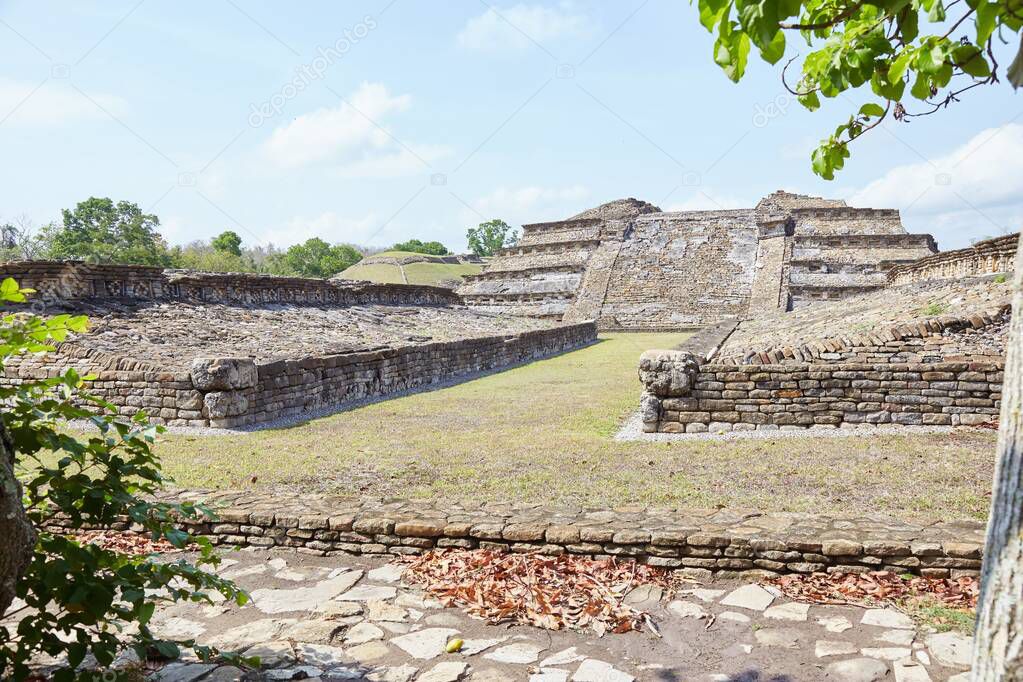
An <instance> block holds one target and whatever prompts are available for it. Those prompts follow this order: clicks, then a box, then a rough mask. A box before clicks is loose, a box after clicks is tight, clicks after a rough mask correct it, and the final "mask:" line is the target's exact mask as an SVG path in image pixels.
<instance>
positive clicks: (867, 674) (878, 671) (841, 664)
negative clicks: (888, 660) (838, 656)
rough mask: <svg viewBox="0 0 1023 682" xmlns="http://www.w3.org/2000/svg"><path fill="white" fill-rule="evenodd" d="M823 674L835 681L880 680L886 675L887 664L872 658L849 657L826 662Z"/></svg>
mask: <svg viewBox="0 0 1023 682" xmlns="http://www.w3.org/2000/svg"><path fill="white" fill-rule="evenodd" d="M824 674H825V676H826V677H827V679H828V680H836V681H837V682H880V681H881V680H883V679H884V678H885V677H887V675H888V666H887V665H885V664H884V663H882V662H881V661H878V660H876V659H873V658H850V659H847V660H844V661H836V662H835V663H830V664H828V666H827V667H826V668H825V669H824Z"/></svg>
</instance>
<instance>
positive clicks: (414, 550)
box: [121, 491, 984, 577]
mask: <svg viewBox="0 0 1023 682" xmlns="http://www.w3.org/2000/svg"><path fill="white" fill-rule="evenodd" d="M169 497H171V498H172V499H178V500H190V501H195V500H202V501H205V502H206V503H208V504H209V505H210V506H211V507H212V508H213V509H214V511H215V512H216V513H217V515H218V517H219V518H218V519H217V520H215V521H204V522H201V523H196V524H191V525H190V526H189V528H190V529H191V530H192V531H193V532H195V533H197V534H199V535H204V536H208V537H210V538H211V539H212V541H213V542H214V543H216V544H226V545H235V546H251V547H290V548H294V549H296V550H297V551H299V552H304V553H310V554H318V555H335V554H383V555H406V554H419V553H421V552H424V551H426V550H429V549H433V548H450V547H457V548H465V549H473V548H485V549H493V550H498V551H506V552H540V553H544V554H565V553H568V554H579V555H586V556H593V557H597V558H608V557H618V558H626V559H635V560H637V561H640V562H643V563H647V564H651V565H654V566H663V567H667V568H676V569H683V570H686V571H688V572H690V573H692V574H694V575H696V576H705V575H708V574H710V573H717V574H723V575H735V574H739V573H744V572H749V571H753V572H759V573H763V572H770V573H810V572H814V571H828V572H866V571H872V570H889V571H895V572H898V573H915V574H919V575H925V576H930V577H958V576H962V575H976V574H977V572H978V570H979V569H980V565H981V553H982V551H983V545H984V525H983V524H982V523H980V522H978V521H972V520H962V521H950V522H941V523H912V522H902V521H895V520H892V519H887V518H884V517H881V516H872V515H869V514H867V515H864V516H862V517H859V518H835V517H829V516H824V515H819V514H809V513H786V512H775V513H768V514H762V513H758V512H753V511H748V510H731V509H706V510H704V509H692V508H690V509H674V508H649V507H643V506H630V507H622V508H618V509H613V510H612V509H608V510H600V511H597V510H583V509H578V508H567V507H556V506H543V505H537V504H500V503H482V502H475V503H472V502H465V503H462V504H446V505H443V506H442V505H439V504H436V505H435V504H432V503H429V502H415V501H396V500H388V501H383V500H370V499H353V498H344V497H330V496H323V495H318V494H315V493H312V494H311V493H308V492H302V493H285V492H273V493H270V492H260V491H191V492H182V493H177V494H170V495H169ZM121 527H127V524H126V523H125V524H121Z"/></svg>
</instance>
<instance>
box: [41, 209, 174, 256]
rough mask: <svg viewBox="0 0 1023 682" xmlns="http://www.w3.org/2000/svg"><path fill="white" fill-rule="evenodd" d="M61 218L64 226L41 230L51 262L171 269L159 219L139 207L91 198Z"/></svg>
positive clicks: (48, 227)
mask: <svg viewBox="0 0 1023 682" xmlns="http://www.w3.org/2000/svg"><path fill="white" fill-rule="evenodd" d="M61 215H62V218H63V221H62V224H61V225H59V226H58V225H56V224H54V225H49V226H47V227H45V228H43V230H42V235H41V236H42V238H43V239H44V241H45V242H46V244H47V251H48V253H47V255H48V257H50V258H58V259H65V258H66V259H82V260H90V261H93V262H96V263H132V264H135V265H156V266H168V265H170V256H169V254H168V251H167V244H166V242H164V240H163V237H162V236H160V233H159V232H157V228H158V227H159V226H160V219H159V218H157V217H156V216H155V215H152V214H147V213H143V212H142V210H141V209H140V208H139V207H138V205H137V204H133V203H131V202H129V201H119V202H117V203H116V204H115V203H114V202H113V200H111V199H108V198H102V199H101V198H97V197H90V198H88V199H86V200H85V201H81V202H79V203H78V205H77V206H75V208H73V209H64V210H63V211H61Z"/></svg>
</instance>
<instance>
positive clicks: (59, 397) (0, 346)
mask: <svg viewBox="0 0 1023 682" xmlns="http://www.w3.org/2000/svg"><path fill="white" fill-rule="evenodd" d="M27 293H31V292H30V291H29V290H23V289H19V288H18V285H17V283H16V282H15V281H14V280H12V279H9V278H8V279H6V280H4V281H3V283H2V284H0V301H2V302H4V304H5V305H9V304H11V303H21V302H24V301H25V296H26V294H27ZM86 324H87V320H86V318H85V317H81V316H74V317H73V316H70V315H57V316H55V317H51V318H48V319H46V318H42V317H38V316H35V315H30V314H28V313H23V312H6V313H5V314H4V315H3V318H2V321H0V371H2V370H3V367H4V366H5V365H6V364H7V363H9V362H10V361H11V360H12V359H13V358H16V357H18V356H22V355H25V354H30V353H44V352H47V351H49V350H52V346H51V344H52V343H56V342H60V341H63V340H64V339H65V338H66V337H67V335H68V334H69V333H72V332H81V331H84V330H85V327H86ZM86 379H87V377H82V376H79V374H78V373H77V372H75V371H74V370H73V369H68V370H66V371H65V372H64V373H63V374H61V375H59V376H55V377H53V378H48V379H42V380H34V381H33V380H26V381H24V382H22V383H21V384H19V385H17V386H8V387H3V388H0V404H2V405H3V406H4V407H3V430H4V431H5V432H6V435H7V437H8V440H9V443H10V444H11V445H12V449H13V450H14V454H15V459H16V463H17V466H18V467H19V471H20V472H21V474H22V475H21V476H20V477H21V478H23V483H24V500H25V510H26V512H27V516H28V518H29V519H30V520H31V523H32V525H33V526H34V527H35V529H36V531H37V534H38V539H37V543H36V546H35V549H34V551H33V553H32V558H31V561H30V564H29V566H28V569H27V571H26V572H25V573H24V575H23V576H22V578H21V580H20V581H19V582H18V584H17V597H18V598H19V599H20V600H22V601H23V602H24V605H21V606H18V607H17V609H16V610H15V611H12V612H10V613H8V614H6V617H7V618H11V617H14V618H16V619H17V628H16V629H15V630H13V631H9V630H8V629H6V628H0V679H12V678H13V679H25V678H26V677H27V675H28V664H29V662H30V661H31V659H32V658H33V657H35V656H37V655H39V654H48V655H50V656H54V657H62V656H63V657H66V667H65V668H64V669H62V670H60V671H58V672H57V673H56V674H55V675H54V677H53V679H55V680H57V681H58V682H63V681H66V680H71V679H74V675H75V673H74V668H75V667H76V666H78V665H79V664H81V663H82V662H83V661H84V660H85V659H86V656H87V655H89V654H91V655H92V656H94V657H95V659H96V661H97V662H98V664H99V665H100V666H108V665H109V664H110V663H111V662H112V661H113V659H114V657H115V655H116V654H117V653H118V652H119V651H120V650H121V649H122V648H123V647H124V643H123V642H122V640H125V641H127V642H128V644H130V645H131V646H132V647H134V649H135V651H136V653H138V654H139V656H140V657H142V658H146V657H153V656H159V657H164V658H175V657H177V656H178V655H179V652H180V648H179V647H180V646H188V647H191V648H193V649H194V651H195V653H196V654H197V655H198V656H199V657H200V658H202V659H210V658H212V657H214V656H215V655H217V652H216V651H215V650H213V649H210V648H208V647H203V646H198V645H196V644H195V642H193V641H187V642H179V643H175V642H170V641H164V640H161V639H160V638H159V637H157V636H156V635H154V633H153V632H152V630H151V629H150V619H151V618H152V616H153V613H154V611H155V609H156V606H157V604H158V603H161V602H177V601H182V600H189V601H194V602H206V603H213V600H212V596H211V595H212V594H213V593H220V594H222V595H224V596H225V597H226V598H228V599H232V600H234V601H236V602H237V603H238V604H243V603H245V601H246V600H247V596H246V595H245V594H244V593H243V592H241V591H240V590H238V589H237V588H236V587H235V586H234V585H233V584H232V583H230V582H228V581H225V580H223V579H221V578H219V577H217V576H215V575H213V574H210V573H207V572H205V571H203V570H202V568H201V567H202V566H204V565H210V566H212V565H215V564H216V563H217V562H218V561H219V559H218V558H217V556H216V555H215V554H214V553H213V548H212V546H211V545H210V543H209V541H208V540H207V539H205V538H195V537H192V536H190V535H189V534H188V533H187V532H185V531H183V530H179V529H177V528H176V527H175V525H174V523H173V522H174V521H175V520H177V519H199V518H201V517H203V516H208V517H210V518H212V517H213V515H212V513H211V512H210V511H209V510H208V509H206V508H204V507H203V506H201V505H195V504H192V503H185V504H167V503H162V502H153V501H151V499H152V496H153V495H154V494H155V493H156V492H157V491H158V490H159V489H160V488H161V487H162V486H163V485H164V483H165V482H166V481H165V479H164V477H163V475H162V474H161V471H160V463H159V461H158V459H157V458H156V456H155V455H154V453H153V450H152V445H153V443H154V440H155V438H156V435H157V433H158V431H159V430H160V428H159V427H155V426H151V425H149V424H148V423H147V422H146V416H145V414H144V413H139V414H137V415H135V417H134V418H132V419H131V420H127V421H125V420H122V419H119V418H118V417H117V416H116V408H115V407H114V406H113V405H110V404H108V403H106V402H104V401H102V400H100V399H98V398H95V397H93V396H90V395H89V394H88V393H87V392H85V391H84V390H83V386H84V385H85V381H86ZM87 406H88V408H91V409H87ZM97 411H98V413H97ZM69 420H81V421H84V422H89V423H90V424H91V427H92V428H93V429H94V430H95V433H94V434H93V435H91V436H89V437H87V438H78V437H75V436H74V435H72V434H71V433H68V431H67V429H66V428H64V427H63V426H62V425H63V424H66V422H67V421H69ZM123 519H127V520H129V521H130V522H131V523H132V524H134V526H135V527H137V528H138V529H140V530H141V531H142V532H144V533H145V534H147V535H149V536H150V537H151V538H152V539H153V540H160V539H164V540H167V541H168V542H170V543H171V544H172V545H174V546H175V547H178V548H186V547H192V548H194V549H195V550H196V551H197V556H198V558H197V560H196V562H195V564H192V563H189V562H188V561H186V560H184V559H180V560H177V561H165V560H162V561H157V560H155V559H154V558H152V557H138V556H128V555H125V554H121V553H119V552H117V551H115V550H110V549H104V548H101V547H99V546H97V545H94V544H82V543H80V542H78V541H76V540H75V539H74V537H73V536H72V535H64V534H62V533H58V532H54V531H53V528H54V527H55V525H56V522H58V521H59V522H60V524H62V525H63V526H64V527H65V528H68V529H69V530H71V531H73V530H74V529H80V528H84V527H89V526H100V527H103V526H109V525H110V524H112V523H114V522H117V521H120V520H123Z"/></svg>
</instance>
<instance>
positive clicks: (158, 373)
mask: <svg viewBox="0 0 1023 682" xmlns="http://www.w3.org/2000/svg"><path fill="white" fill-rule="evenodd" d="M596 337H597V330H596V325H595V324H594V323H592V322H587V323H582V324H575V325H564V326H559V327H552V328H550V329H541V330H536V331H529V332H523V333H520V334H514V335H503V336H488V337H482V338H475V339H462V340H458V341H449V342H438V343H429V344H422V345H416V346H405V347H400V348H390V347H384V348H377V349H369V350H365V351H359V352H352V353H345V354H338V355H327V356H319V357H307V358H301V359H296V360H280V361H277V362H271V363H265V364H257V363H256V362H255V361H253V360H251V359H248V358H201V359H197V360H195V361H194V362H193V363H192V367H191V370H190V371H186V372H169V371H166V370H162V369H161V368H159V367H154V366H151V365H149V364H147V363H143V362H139V361H135V360H132V359H130V358H123V357H115V356H110V355H105V354H101V353H97V352H95V351H92V350H88V349H82V348H79V347H77V346H74V345H71V344H63V345H61V346H60V347H59V348H58V350H57V352H55V353H49V354H46V355H30V356H23V357H21V358H19V359H16V360H15V361H13V362H10V363H8V365H7V367H6V368H5V375H4V376H3V377H0V385H12V384H15V383H18V382H20V381H22V380H25V379H39V378H45V377H51V376H56V375H57V374H59V373H60V372H62V371H63V370H65V369H67V368H68V367H74V368H75V369H76V370H78V371H79V373H81V374H83V375H84V374H93V375H95V376H96V379H95V380H94V381H92V382H90V383H89V386H88V389H89V391H90V392H91V393H93V394H94V395H96V396H97V397H100V398H103V399H105V400H107V401H108V402H110V403H111V404H113V405H115V406H116V407H117V409H118V412H119V413H120V414H123V415H131V414H134V413H135V412H137V411H138V410H140V409H145V410H146V412H147V413H148V414H149V416H150V417H151V419H152V421H153V422H155V423H159V424H168V425H171V426H211V427H215V428H230V427H238V426H248V425H253V424H259V423H262V422H266V421H270V420H274V419H279V418H288V417H293V416H298V415H302V414H306V413H309V412H314V411H318V410H324V409H331V408H338V409H340V408H342V407H344V406H346V405H349V404H352V403H355V402H358V401H361V400H366V399H371V398H377V397H381V396H386V395H388V394H392V393H398V392H401V391H407V390H410V389H416V388H421V387H424V386H429V385H431V384H436V383H439V382H444V381H449V380H452V379H457V378H458V377H463V376H467V375H471V374H474V373H477V372H485V371H490V370H494V369H500V368H504V367H509V366H511V365H516V364H519V363H522V362H528V361H530V360H536V359H539V358H544V357H549V356H551V355H555V354H558V353H562V352H565V351H568V350H573V349H575V348H579V347H581V346H584V345H587V344H589V343H592V342H593V341H595V340H596Z"/></svg>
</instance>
